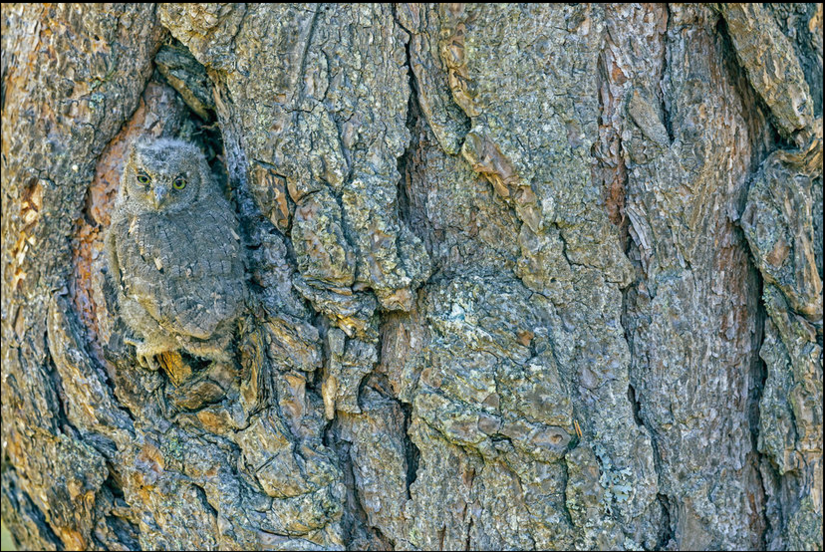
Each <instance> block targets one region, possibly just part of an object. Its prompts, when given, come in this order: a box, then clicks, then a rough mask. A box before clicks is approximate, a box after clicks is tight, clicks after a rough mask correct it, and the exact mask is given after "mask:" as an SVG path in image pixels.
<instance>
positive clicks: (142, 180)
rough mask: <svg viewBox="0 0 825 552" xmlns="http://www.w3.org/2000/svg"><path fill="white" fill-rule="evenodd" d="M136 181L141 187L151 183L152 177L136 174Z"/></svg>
mask: <svg viewBox="0 0 825 552" xmlns="http://www.w3.org/2000/svg"><path fill="white" fill-rule="evenodd" d="M137 181H138V182H140V183H141V184H143V185H146V184H149V183H150V182H151V181H152V177H151V176H149V175H148V174H146V173H138V175H137Z"/></svg>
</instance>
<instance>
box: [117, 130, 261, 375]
mask: <svg viewBox="0 0 825 552" xmlns="http://www.w3.org/2000/svg"><path fill="white" fill-rule="evenodd" d="M106 252H107V256H108V262H109V272H110V274H111V276H112V278H113V280H114V282H115V284H116V288H117V290H118V302H119V306H120V313H121V316H122V318H123V320H124V321H125V322H126V325H127V326H128V327H129V329H130V330H131V331H132V332H133V334H134V335H132V336H128V335H127V337H126V342H127V343H130V344H133V345H135V347H136V350H137V355H138V360H139V361H140V362H141V364H143V365H144V366H147V367H149V368H152V369H157V364H156V363H155V360H154V357H155V355H158V354H161V353H165V352H171V351H185V352H187V353H189V354H191V355H194V356H197V357H201V358H205V359H209V360H216V361H228V360H229V353H228V352H227V348H228V345H229V342H230V340H231V339H232V335H233V331H234V326H235V321H236V319H237V317H238V314H239V313H240V310H241V308H242V307H243V304H244V300H245V296H246V291H245V290H246V286H245V281H244V263H243V260H242V255H243V253H242V249H241V243H240V238H239V236H238V220H237V218H236V217H235V213H234V211H233V210H232V207H231V206H230V204H229V202H228V201H227V200H226V199H225V198H224V197H223V195H222V194H221V192H220V190H219V189H218V185H217V182H216V181H215V180H214V178H213V177H212V173H211V171H210V169H209V165H208V164H207V162H206V158H205V157H204V155H203V153H201V151H200V149H199V148H198V147H197V146H195V145H193V144H190V143H187V142H184V141H181V140H174V139H158V140H151V141H138V142H136V143H135V144H134V145H133V146H132V148H131V150H130V152H129V156H128V159H127V161H126V164H125V168H124V170H123V174H122V176H121V180H120V190H119V192H118V198H117V201H116V203H115V208H114V212H113V215H112V223H111V226H110V228H109V231H108V234H107V236H106Z"/></svg>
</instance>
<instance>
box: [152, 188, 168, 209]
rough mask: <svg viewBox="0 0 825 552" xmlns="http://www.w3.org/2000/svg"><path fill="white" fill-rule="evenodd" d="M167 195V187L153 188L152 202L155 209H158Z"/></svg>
mask: <svg viewBox="0 0 825 552" xmlns="http://www.w3.org/2000/svg"><path fill="white" fill-rule="evenodd" d="M168 194H169V187H168V186H157V187H156V188H155V193H154V194H152V202H153V203H154V204H155V208H159V207H160V206H161V205H162V204H163V201H164V200H165V199H166V196H167V195H168Z"/></svg>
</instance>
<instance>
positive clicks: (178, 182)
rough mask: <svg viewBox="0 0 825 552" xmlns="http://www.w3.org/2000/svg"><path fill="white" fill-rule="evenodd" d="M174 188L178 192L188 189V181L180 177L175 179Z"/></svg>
mask: <svg viewBox="0 0 825 552" xmlns="http://www.w3.org/2000/svg"><path fill="white" fill-rule="evenodd" d="M172 186H173V187H174V188H175V189H176V190H182V189H184V188H186V179H185V178H184V177H182V176H179V177H177V178H176V179H175V181H174V182H172Z"/></svg>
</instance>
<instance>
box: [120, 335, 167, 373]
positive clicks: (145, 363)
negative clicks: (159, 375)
mask: <svg viewBox="0 0 825 552" xmlns="http://www.w3.org/2000/svg"><path fill="white" fill-rule="evenodd" d="M123 342H124V343H126V344H127V345H132V346H133V347H134V348H135V356H137V361H138V364H140V365H141V366H142V367H144V368H146V369H148V370H151V371H153V372H157V371H158V369H159V366H158V364H157V363H156V362H155V355H154V354H152V353H150V352H148V351H146V350H145V348H146V343H145V342H144V341H143V340H142V339H137V338H134V337H129V336H124V337H123Z"/></svg>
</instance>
